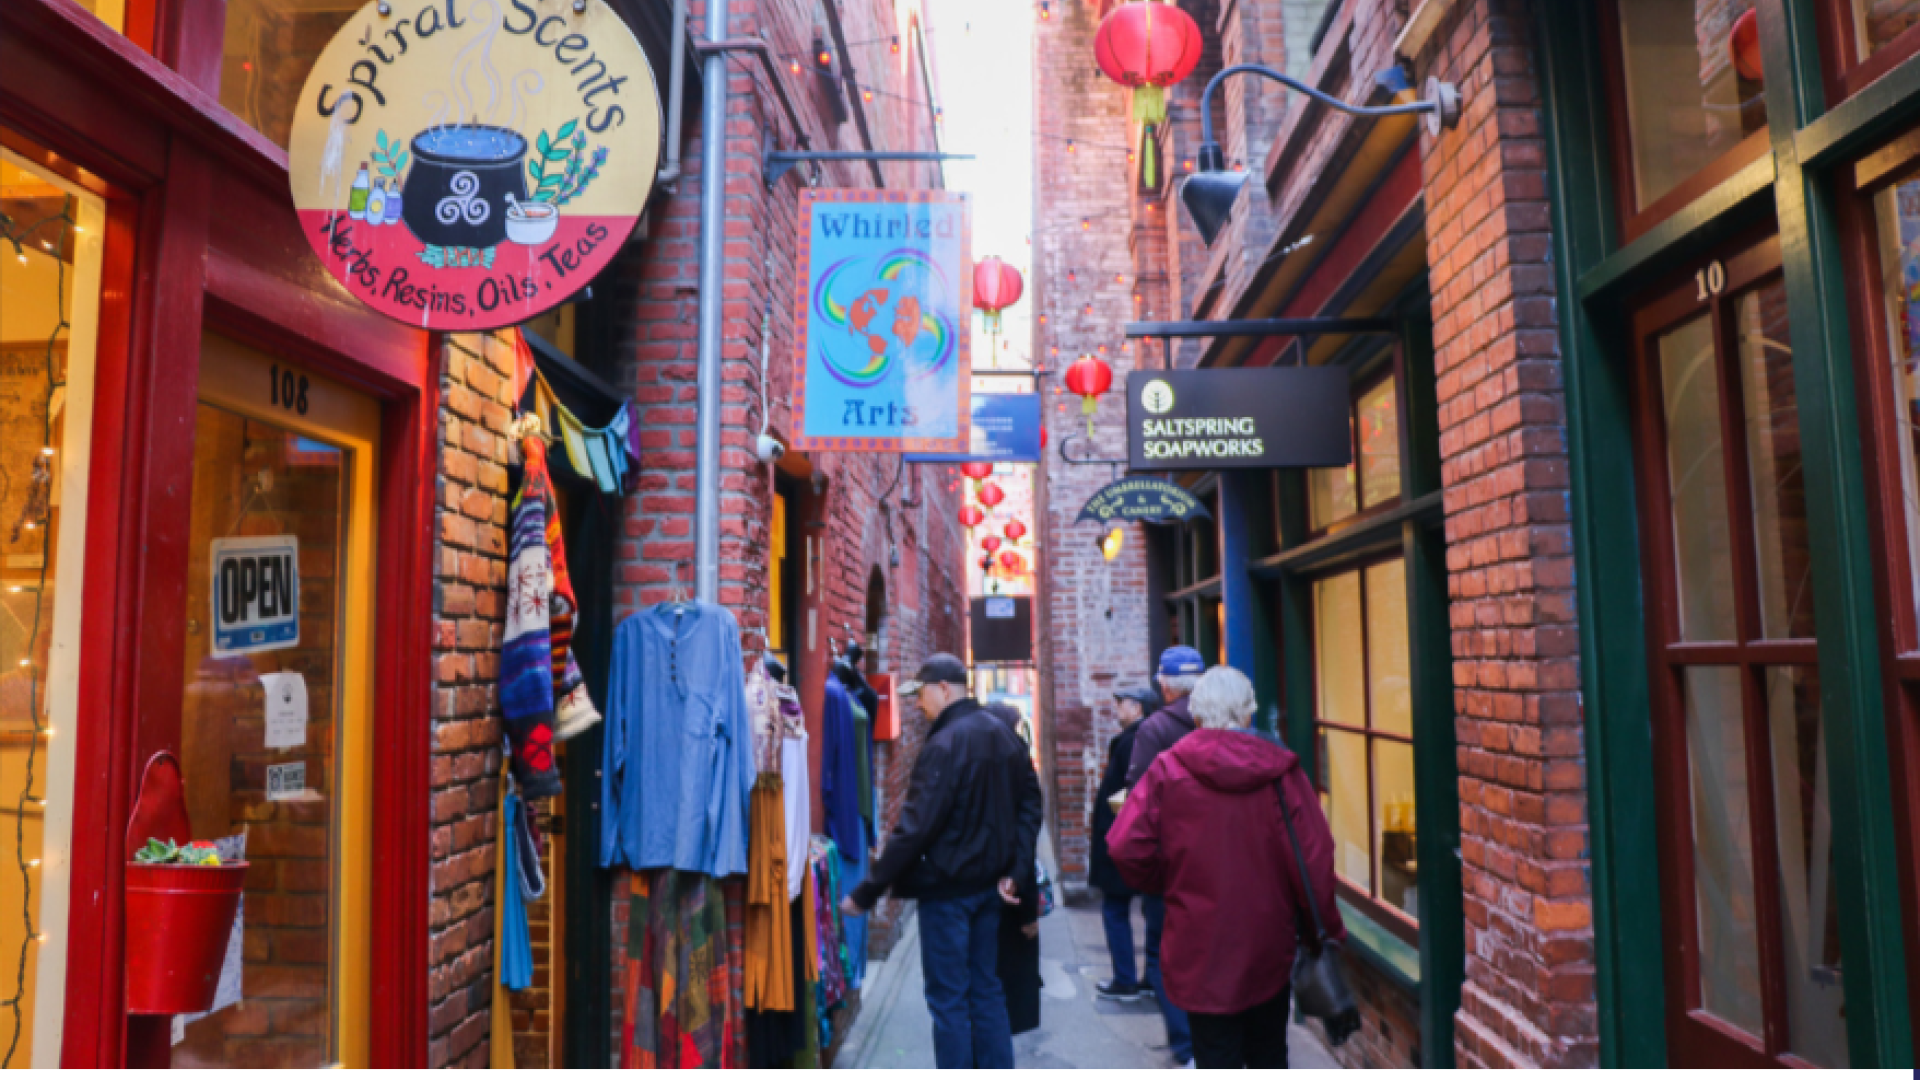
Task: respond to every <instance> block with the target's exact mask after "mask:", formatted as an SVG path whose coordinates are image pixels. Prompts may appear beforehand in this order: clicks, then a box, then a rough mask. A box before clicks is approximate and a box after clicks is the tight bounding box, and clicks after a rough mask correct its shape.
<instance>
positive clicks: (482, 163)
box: [401, 124, 558, 248]
mask: <svg viewBox="0 0 1920 1080" xmlns="http://www.w3.org/2000/svg"><path fill="white" fill-rule="evenodd" d="M526 156H527V140H526V138H525V137H523V136H522V135H521V134H520V133H519V132H517V131H512V130H509V129H507V128H503V127H494V126H492V125H488V124H449V125H446V126H444V127H436V128H429V129H428V130H426V131H423V132H421V133H420V134H418V135H415V136H414V137H413V157H414V165H413V168H412V169H411V170H409V171H408V173H407V181H406V184H405V186H404V187H403V188H402V189H401V192H402V199H403V201H402V209H401V216H402V218H403V219H404V220H405V221H406V223H407V228H408V229H409V230H411V231H412V233H413V235H414V237H415V238H416V239H418V240H419V241H420V242H421V243H423V244H429V245H433V246H436V247H466V248H490V247H494V246H496V245H498V244H499V243H500V241H502V240H504V239H506V238H507V236H508V233H509V232H510V231H511V230H512V229H513V224H512V222H511V221H510V220H509V218H510V215H511V213H512V211H511V210H510V209H509V207H510V206H517V205H518V204H519V203H520V200H523V199H525V198H526V196H527V185H526V178H525V166H524V161H525V159H526ZM549 209H551V208H549ZM554 224H555V225H557V224H558V216H557V215H555V218H554ZM549 234H551V232H550V231H549ZM515 242H516V243H525V242H526V241H519V240H516V241H515Z"/></svg>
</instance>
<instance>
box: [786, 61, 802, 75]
mask: <svg viewBox="0 0 1920 1080" xmlns="http://www.w3.org/2000/svg"><path fill="white" fill-rule="evenodd" d="M787 70H788V71H791V72H793V73H794V74H795V75H798V74H800V61H798V60H792V61H789V62H788V63H787Z"/></svg>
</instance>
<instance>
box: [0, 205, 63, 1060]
mask: <svg viewBox="0 0 1920 1080" xmlns="http://www.w3.org/2000/svg"><path fill="white" fill-rule="evenodd" d="M74 206H75V200H74V199H73V198H71V197H69V198H67V199H66V200H65V201H64V202H63V203H62V205H61V208H60V212H59V213H57V214H52V215H49V216H48V217H45V218H43V219H41V220H39V221H36V222H33V223H32V224H31V225H26V226H25V227H21V226H20V225H19V224H17V223H16V221H15V220H14V219H12V218H9V217H7V216H5V215H0V244H12V245H13V251H14V254H15V256H17V257H18V258H19V260H20V262H22V263H25V262H26V261H27V254H26V249H25V247H24V245H23V244H22V241H23V240H28V239H30V238H32V237H33V236H34V234H36V233H37V232H39V231H40V229H41V227H42V226H46V225H49V224H52V223H55V222H58V223H59V224H58V229H59V234H58V236H57V240H58V241H59V247H58V248H57V249H56V247H55V244H54V242H53V241H49V240H45V239H42V240H41V242H40V243H41V247H43V248H44V249H45V250H46V251H48V252H52V253H54V259H53V265H54V269H55V273H56V274H57V275H58V276H57V278H56V290H55V295H54V303H53V312H54V315H55V320H56V321H55V322H54V326H53V329H52V330H51V331H50V332H49V333H48V334H47V339H46V349H45V351H44V353H43V354H42V363H43V364H44V366H45V370H46V376H47V397H46V400H45V401H44V402H42V403H41V424H42V432H43V435H42V442H41V450H40V453H41V454H42V455H43V456H45V457H52V456H53V448H52V446H51V445H50V444H51V443H52V442H53V399H54V395H56V394H59V393H61V392H62V391H64V389H65V387H66V383H65V382H64V381H63V380H62V379H60V378H59V376H60V374H61V373H60V372H58V371H57V370H56V369H55V367H54V356H55V349H56V348H57V347H58V346H59V345H60V344H61V343H62V342H64V341H65V340H66V335H67V334H68V333H69V332H70V331H71V330H72V324H70V323H69V322H68V321H67V304H68V300H69V294H68V292H67V287H68V281H67V264H66V262H65V261H64V260H63V259H61V258H60V256H59V254H58V252H59V251H61V250H65V248H66V244H67V241H68V239H69V237H70V236H71V235H72V234H74V233H77V232H79V231H80V228H79V223H78V222H77V221H76V220H75V218H74ZM40 524H41V523H40V522H37V521H23V522H21V525H22V527H24V528H26V529H29V530H32V531H33V532H34V533H35V534H36V535H38V536H39V537H40V579H39V581H38V582H37V583H36V584H34V585H33V586H20V585H15V586H10V587H9V588H8V590H7V591H8V592H9V593H21V592H30V593H32V594H33V595H34V603H33V619H32V620H31V622H30V623H29V625H28V628H27V646H26V648H27V655H26V656H23V657H21V658H20V666H21V667H23V668H26V669H27V720H28V722H29V723H31V724H32V725H33V735H34V737H33V738H30V739H28V740H27V753H26V759H25V773H24V777H23V784H22V787H21V791H20V798H19V801H18V802H17V803H16V804H15V813H14V818H13V842H14V860H15V865H16V866H17V867H18V868H19V871H20V921H21V923H22V928H23V929H24V931H25V933H24V934H22V936H21V940H20V954H19V959H18V961H17V963H16V965H15V969H14V984H13V986H14V989H13V994H12V995H11V996H10V997H8V998H6V999H5V1000H4V1001H0V1008H4V1009H6V1010H8V1011H10V1012H11V1013H12V1014H13V1037H12V1039H11V1040H10V1041H9V1042H8V1043H7V1052H6V1054H5V1056H4V1057H0V1068H7V1067H9V1066H11V1065H12V1064H13V1062H14V1058H15V1056H16V1055H17V1054H18V1053H19V1052H20V1039H21V1035H22V1033H23V1030H24V1029H25V1027H26V1015H25V1004H26V1000H27V960H28V957H29V955H30V952H31V950H32V948H33V946H34V945H35V944H36V943H39V942H44V941H46V940H47V935H46V934H45V933H44V932H42V931H41V930H39V929H38V928H36V927H35V925H34V919H33V911H34V908H33V904H34V898H33V875H32V869H33V868H34V867H36V866H39V865H40V860H39V859H32V860H29V859H28V858H27V833H26V823H27V816H28V815H27V807H28V805H29V804H32V805H34V806H45V805H46V800H45V799H43V798H39V797H37V796H35V795H34V794H33V787H34V783H35V770H36V768H37V766H38V764H39V753H40V738H41V737H42V736H47V737H51V736H52V734H53V730H52V728H50V727H48V726H46V725H45V724H44V723H43V722H42V720H41V716H40V711H41V693H42V687H41V683H40V669H39V667H38V666H37V665H35V664H34V662H33V651H34V649H35V647H36V646H37V645H38V643H39V640H40V630H41V622H42V619H43V617H44V616H45V613H46V604H45V602H44V599H45V593H46V590H47V564H48V563H49V562H50V561H51V560H50V558H49V555H50V552H49V551H48V544H49V543H50V537H49V530H45V529H41V528H39V525H40Z"/></svg>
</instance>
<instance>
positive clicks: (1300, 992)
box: [1273, 780, 1360, 1046]
mask: <svg viewBox="0 0 1920 1080" xmlns="http://www.w3.org/2000/svg"><path fill="white" fill-rule="evenodd" d="M1280 784H1281V781H1278V780H1276V781H1274V784H1273V793H1274V794H1275V795H1276V796H1278V797H1279V799H1280V821H1281V823H1282V824H1284V825H1286V827H1287V842H1288V843H1289V844H1290V845H1292V847H1293V858H1294V863H1295V865H1297V866H1298V867H1299V868H1300V891H1301V892H1303V893H1305V894H1306V900H1307V911H1308V912H1309V913H1310V914H1311V915H1312V916H1313V940H1312V941H1308V940H1306V939H1305V938H1304V937H1302V939H1301V940H1300V942H1299V946H1298V948H1297V949H1296V950H1295V951H1294V954H1293V1000H1294V1001H1296V1002H1298V1003H1299V1005H1300V1011H1301V1012H1302V1013H1304V1014H1306V1015H1307V1016H1311V1017H1313V1018H1314V1019H1316V1020H1318V1021H1320V1022H1321V1024H1323V1025H1325V1027H1326V1029H1327V1038H1328V1040H1329V1041H1331V1042H1332V1043H1333V1045H1335V1046H1339V1045H1340V1044H1341V1043H1344V1042H1346V1041H1347V1037H1348V1036H1350V1035H1352V1034H1353V1033H1354V1032H1356V1031H1358V1030H1360V1007H1359V1006H1358V1005H1357V1004H1355V1003H1354V1000H1353V991H1352V990H1350V989H1348V988H1347V976H1346V972H1345V971H1343V970H1342V969H1341V966H1340V943H1339V942H1337V941H1334V940H1332V939H1330V938H1328V937H1327V927H1326V924H1325V923H1323V922H1321V921H1320V903H1319V901H1317V900H1315V899H1314V897H1313V878H1312V877H1311V876H1310V875H1309V874H1308V873H1307V857H1306V854H1305V853H1304V852H1302V851H1301V850H1300V837H1299V836H1298V835H1296V834H1295V833H1294V831H1293V815H1292V814H1289V813H1287V796H1286V792H1284V791H1282V790H1281V788H1280Z"/></svg>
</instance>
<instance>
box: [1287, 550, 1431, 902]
mask: <svg viewBox="0 0 1920 1080" xmlns="http://www.w3.org/2000/svg"><path fill="white" fill-rule="evenodd" d="M1313 639H1314V640H1313V646H1314V650H1313V651H1314V676H1315V679H1314V734H1315V740H1316V746H1317V751H1318V757H1319V765H1320V775H1319V778H1318V786H1319V788H1320V800H1321V806H1322V808H1323V809H1325V810H1326V813H1327V821H1328V823H1329V824H1330V825H1331V826H1332V828H1333V844H1334V857H1333V865H1334V870H1335V871H1336V872H1337V873H1338V874H1339V875H1340V877H1341V878H1342V879H1343V880H1344V882H1345V884H1346V885H1347V886H1349V887H1350V888H1351V889H1352V890H1353V891H1354V892H1355V893H1357V894H1358V895H1360V896H1362V897H1367V898H1369V899H1370V900H1372V901H1374V902H1376V903H1377V904H1378V905H1382V906H1384V907H1386V908H1389V909H1391V910H1393V911H1395V912H1397V913H1398V914H1399V915H1400V916H1401V917H1402V920H1403V921H1404V922H1405V923H1406V924H1407V925H1408V926H1411V925H1412V920H1414V919H1416V918H1417V917H1418V912H1419V876H1418V857H1417V855H1416V853H1415V845H1414V837H1415V835H1416V832H1415V830H1416V815H1415V813H1414V776H1413V696H1412V684H1411V680H1410V670H1409V662H1408V639H1407V575H1406V563H1405V562H1404V561H1403V560H1401V559H1399V558H1393V559H1388V560H1386V561H1383V562H1376V563H1373V564H1371V565H1369V566H1365V567H1361V568H1357V569H1352V570H1347V571H1345V572H1343V573H1338V574H1333V575H1330V576H1328V577H1323V578H1321V579H1319V580H1318V581H1315V582H1314V583H1313Z"/></svg>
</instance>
